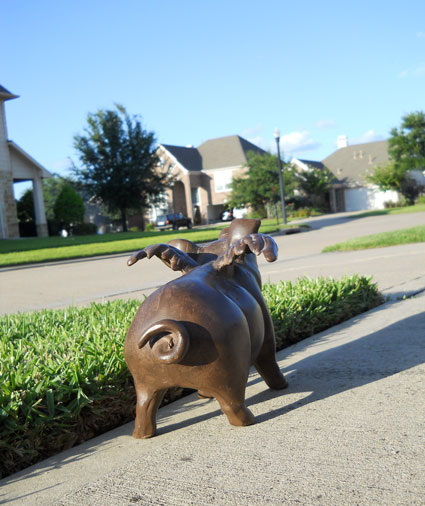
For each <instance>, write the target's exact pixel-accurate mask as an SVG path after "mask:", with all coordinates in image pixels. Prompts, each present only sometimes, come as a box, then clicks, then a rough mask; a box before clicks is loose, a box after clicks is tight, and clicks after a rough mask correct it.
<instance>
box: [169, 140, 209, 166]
mask: <svg viewBox="0 0 425 506" xmlns="http://www.w3.org/2000/svg"><path fill="white" fill-rule="evenodd" d="M161 146H162V147H163V148H165V149H166V150H167V151H168V152H169V153H171V154H172V155H173V156H174V158H175V159H176V160H177V161H178V162H179V163H180V164H181V165H182V166H183V167H184V168H185V169H187V170H189V171H197V170H202V158H201V155H200V154H199V152H198V150H197V149H196V148H185V147H183V146H172V145H170V144H161Z"/></svg>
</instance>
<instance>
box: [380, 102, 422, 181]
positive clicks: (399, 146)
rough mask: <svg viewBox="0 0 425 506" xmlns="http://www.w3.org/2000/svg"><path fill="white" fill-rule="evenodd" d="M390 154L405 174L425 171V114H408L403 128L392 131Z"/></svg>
mask: <svg viewBox="0 0 425 506" xmlns="http://www.w3.org/2000/svg"><path fill="white" fill-rule="evenodd" d="M388 153H389V155H390V157H391V159H392V160H393V161H394V163H395V164H396V165H398V166H399V167H401V168H402V169H403V170H404V171H405V172H407V171H410V170H420V171H423V170H425V113H424V112H422V111H418V112H413V113H410V114H406V115H405V116H403V118H402V122H401V127H400V129H399V130H398V129H397V128H393V129H392V130H391V137H390V139H389V140H388Z"/></svg>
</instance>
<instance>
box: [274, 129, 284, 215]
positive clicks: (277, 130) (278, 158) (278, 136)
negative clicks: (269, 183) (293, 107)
mask: <svg viewBox="0 0 425 506" xmlns="http://www.w3.org/2000/svg"><path fill="white" fill-rule="evenodd" d="M274 138H275V139H276V146H277V162H278V164H279V188H280V204H281V206H282V220H283V223H284V224H285V225H286V223H287V221H286V209H285V186H284V183H283V174H282V170H283V169H282V160H281V159H280V132H279V129H278V128H275V131H274Z"/></svg>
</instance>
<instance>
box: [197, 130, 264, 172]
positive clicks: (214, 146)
mask: <svg viewBox="0 0 425 506" xmlns="http://www.w3.org/2000/svg"><path fill="white" fill-rule="evenodd" d="M198 150H199V152H200V154H201V157H202V168H203V169H204V170H205V169H219V168H223V167H235V166H239V165H245V163H246V162H247V153H248V151H255V152H257V153H262V154H264V153H265V151H264V150H263V149H261V148H259V147H258V146H256V145H255V144H252V143H251V142H249V141H247V140H246V139H243V138H242V137H240V136H239V135H230V136H227V137H219V138H217V139H211V140H209V141H206V142H204V143H202V144H201V145H200V146H198Z"/></svg>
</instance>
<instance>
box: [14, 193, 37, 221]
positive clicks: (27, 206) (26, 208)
mask: <svg viewBox="0 0 425 506" xmlns="http://www.w3.org/2000/svg"><path fill="white" fill-rule="evenodd" d="M16 209H17V212H18V220H19V221H20V222H21V223H29V222H35V211H34V195H33V192H32V190H31V189H30V188H28V190H26V191H25V192H24V193H23V194H22V195H21V198H20V199H19V200H18V202H17V204H16Z"/></svg>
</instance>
